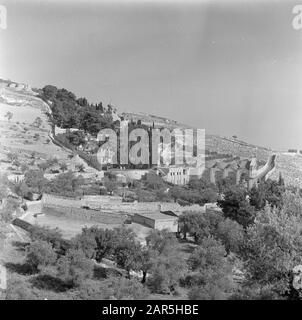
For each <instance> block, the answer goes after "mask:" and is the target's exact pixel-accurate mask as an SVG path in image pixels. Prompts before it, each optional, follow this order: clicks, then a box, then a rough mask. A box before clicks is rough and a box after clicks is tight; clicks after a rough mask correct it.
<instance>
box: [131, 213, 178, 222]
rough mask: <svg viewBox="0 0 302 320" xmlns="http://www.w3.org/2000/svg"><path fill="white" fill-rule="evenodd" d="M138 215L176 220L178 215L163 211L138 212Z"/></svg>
mask: <svg viewBox="0 0 302 320" xmlns="http://www.w3.org/2000/svg"><path fill="white" fill-rule="evenodd" d="M136 215H139V216H142V217H145V218H149V219H154V220H174V219H177V217H176V216H171V215H167V214H164V213H161V212H142V213H136Z"/></svg>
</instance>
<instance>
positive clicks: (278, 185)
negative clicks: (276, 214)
mask: <svg viewBox="0 0 302 320" xmlns="http://www.w3.org/2000/svg"><path fill="white" fill-rule="evenodd" d="M284 192H285V186H284V181H283V180H282V176H281V178H280V176H279V182H277V181H274V180H270V179H268V180H266V181H262V182H261V183H259V185H258V186H257V187H253V188H252V189H251V191H250V192H249V197H250V204H251V205H252V206H254V207H255V208H256V209H257V210H262V209H263V208H264V207H265V204H266V202H268V203H269V204H270V205H271V206H272V207H274V206H275V207H278V208H281V207H282V195H283V193H284Z"/></svg>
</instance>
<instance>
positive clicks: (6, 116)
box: [4, 111, 14, 122]
mask: <svg viewBox="0 0 302 320" xmlns="http://www.w3.org/2000/svg"><path fill="white" fill-rule="evenodd" d="M13 116H14V114H13V113H12V112H10V111H8V112H7V113H6V114H5V116H4V117H5V118H7V120H8V121H9V122H10V121H11V119H12V118H13Z"/></svg>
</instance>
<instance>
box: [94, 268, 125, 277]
mask: <svg viewBox="0 0 302 320" xmlns="http://www.w3.org/2000/svg"><path fill="white" fill-rule="evenodd" d="M121 276H123V275H122V273H121V272H119V271H118V270H115V269H114V268H103V267H101V266H95V267H94V271H93V278H94V279H96V280H104V279H107V278H111V277H115V278H117V277H121Z"/></svg>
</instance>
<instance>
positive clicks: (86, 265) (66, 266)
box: [57, 249, 94, 286]
mask: <svg viewBox="0 0 302 320" xmlns="http://www.w3.org/2000/svg"><path fill="white" fill-rule="evenodd" d="M57 268H58V276H59V278H60V279H62V280H63V281H65V282H67V283H70V284H71V285H72V286H80V285H81V284H82V283H83V281H84V280H86V279H87V278H90V277H91V276H92V274H93V268H94V264H93V262H92V261H91V260H90V259H87V258H86V256H85V254H84V253H83V251H81V250H75V249H69V250H68V251H67V252H66V255H65V256H62V257H61V258H60V259H59V260H58V262H57Z"/></svg>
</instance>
